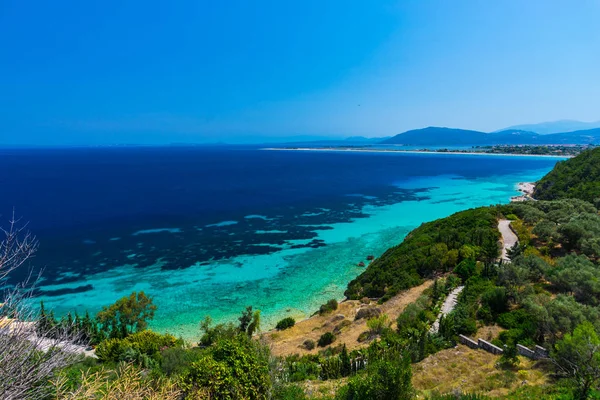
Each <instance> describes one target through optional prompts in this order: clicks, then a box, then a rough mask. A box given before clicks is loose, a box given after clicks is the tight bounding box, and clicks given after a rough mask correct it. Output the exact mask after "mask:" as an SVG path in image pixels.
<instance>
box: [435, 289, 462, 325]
mask: <svg viewBox="0 0 600 400" xmlns="http://www.w3.org/2000/svg"><path fill="white" fill-rule="evenodd" d="M464 288H465V287H464V286H459V287H457V288H456V289H454V290H453V291H451V292H450V294H449V295H448V297H446V300H445V301H444V304H442V309H441V310H440V315H438V317H437V319H436V320H435V322H434V323H433V325H431V329H430V332H432V333H437V331H438V330H439V329H440V319H442V317H443V316H446V315H448V314H450V312H451V311H452V310H454V307H455V306H456V303H457V302H458V295H459V294H460V292H462V291H463V289H464Z"/></svg>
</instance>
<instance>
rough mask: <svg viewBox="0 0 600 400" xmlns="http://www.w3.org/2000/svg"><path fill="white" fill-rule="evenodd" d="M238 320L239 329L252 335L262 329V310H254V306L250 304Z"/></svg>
mask: <svg viewBox="0 0 600 400" xmlns="http://www.w3.org/2000/svg"><path fill="white" fill-rule="evenodd" d="M238 321H240V325H239V328H238V329H239V331H240V332H244V333H247V334H248V336H252V335H254V333H255V332H257V331H259V330H260V310H256V311H253V310H252V306H248V307H246V309H245V310H244V311H242V315H241V316H240V317H239V318H238Z"/></svg>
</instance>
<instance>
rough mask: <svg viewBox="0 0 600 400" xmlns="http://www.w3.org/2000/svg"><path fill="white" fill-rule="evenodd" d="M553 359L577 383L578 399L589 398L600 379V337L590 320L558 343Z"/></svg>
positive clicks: (566, 375) (565, 374)
mask: <svg viewBox="0 0 600 400" xmlns="http://www.w3.org/2000/svg"><path fill="white" fill-rule="evenodd" d="M552 360H553V361H554V364H555V365H556V366H557V368H558V370H559V372H560V373H561V374H562V375H563V376H564V377H566V378H567V379H569V380H571V381H572V382H573V383H574V385H575V388H576V389H575V396H576V398H577V399H582V400H583V399H587V398H588V397H589V395H590V391H591V389H592V388H593V387H594V385H596V384H597V383H598V382H599V381H600V338H598V334H597V333H596V330H595V329H594V326H593V325H592V324H591V323H589V322H584V323H582V324H581V325H579V326H577V328H575V330H574V331H573V334H572V335H570V334H566V335H565V337H564V338H563V339H562V340H560V341H559V342H557V343H556V346H555V351H554V352H553V354H552Z"/></svg>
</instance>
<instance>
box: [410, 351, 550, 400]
mask: <svg viewBox="0 0 600 400" xmlns="http://www.w3.org/2000/svg"><path fill="white" fill-rule="evenodd" d="M499 358H500V357H499V356H495V355H493V354H490V353H488V352H486V351H483V350H473V349H470V348H468V347H466V346H463V345H458V346H457V347H456V348H453V349H447V350H442V351H440V352H438V353H436V354H433V355H431V356H429V357H427V358H426V359H425V360H423V361H421V362H420V363H417V364H414V365H413V385H414V386H415V388H416V389H417V390H419V391H421V392H422V393H423V394H425V395H427V394H429V393H431V392H433V391H439V392H440V393H449V392H452V391H453V390H461V391H463V392H468V393H485V394H486V395H488V396H491V397H498V396H504V395H506V394H508V393H509V392H510V391H511V390H514V389H517V388H518V387H521V386H523V385H532V386H537V385H543V384H546V383H548V381H549V375H548V373H547V372H546V371H544V370H543V369H542V368H540V367H539V364H538V363H536V362H534V361H532V360H529V359H527V358H524V357H519V359H520V361H521V362H520V364H519V366H518V367H517V370H515V371H504V370H501V369H498V368H496V363H497V362H498V359H499Z"/></svg>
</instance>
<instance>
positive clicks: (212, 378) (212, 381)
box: [182, 335, 272, 399]
mask: <svg viewBox="0 0 600 400" xmlns="http://www.w3.org/2000/svg"><path fill="white" fill-rule="evenodd" d="M182 380H183V384H184V387H185V388H186V389H187V391H188V393H187V395H188V397H186V398H211V399H213V398H214V399H266V398H267V396H268V393H269V391H270V389H271V387H272V386H271V378H270V376H269V361H268V350H267V349H266V348H263V347H261V345H260V344H257V343H255V342H253V341H252V340H251V339H249V338H248V337H247V336H246V335H238V336H236V337H235V338H233V339H220V340H219V341H217V342H216V343H215V344H214V345H213V346H211V347H210V348H209V350H208V351H205V352H204V357H202V358H201V359H200V360H198V361H196V362H193V363H192V364H191V365H190V368H189V371H188V372H187V373H186V374H185V375H184V376H183V379H182Z"/></svg>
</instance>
